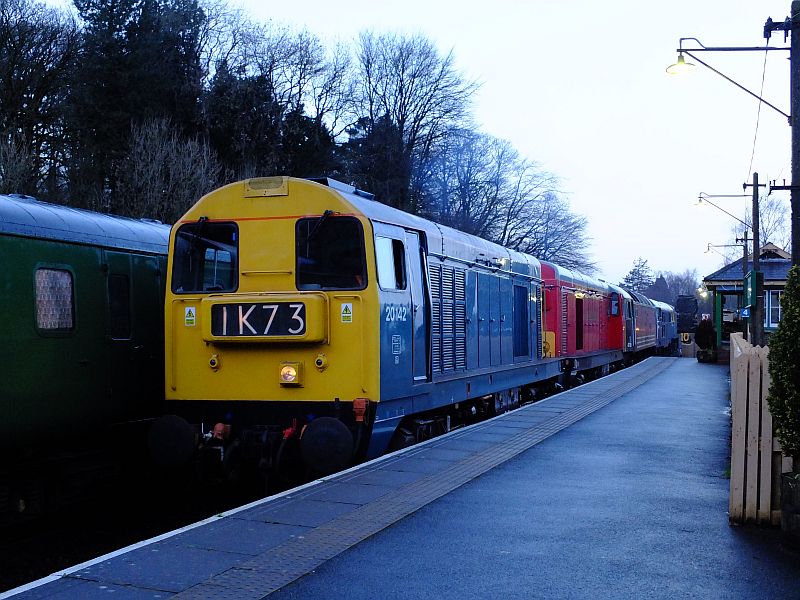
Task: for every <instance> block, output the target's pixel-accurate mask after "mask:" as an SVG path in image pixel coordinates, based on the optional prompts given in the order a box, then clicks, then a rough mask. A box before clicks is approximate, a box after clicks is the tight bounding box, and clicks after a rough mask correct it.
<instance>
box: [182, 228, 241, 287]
mask: <svg viewBox="0 0 800 600" xmlns="http://www.w3.org/2000/svg"><path fill="white" fill-rule="evenodd" d="M238 247H239V231H238V227H237V226H236V223H209V222H208V221H198V222H197V223H186V224H184V225H181V227H180V229H178V232H177V233H176V234H175V249H174V253H173V260H172V291H173V292H174V293H176V294H193V293H197V292H233V291H235V290H236V287H237V284H238V265H237V256H238Z"/></svg>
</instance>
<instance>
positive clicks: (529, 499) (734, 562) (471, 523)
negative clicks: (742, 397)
mask: <svg viewBox="0 0 800 600" xmlns="http://www.w3.org/2000/svg"><path fill="white" fill-rule="evenodd" d="M728 390H729V383H728V369H727V368H726V367H724V366H720V365H712V364H699V363H697V361H695V360H693V359H689V358H651V359H648V360H646V361H643V362H641V363H639V364H637V365H635V366H633V367H630V368H628V369H625V370H623V371H620V372H618V373H615V374H612V375H609V376H607V377H604V378H602V379H599V380H597V381H593V382H590V383H588V384H585V385H583V386H580V387H578V388H575V389H572V390H569V391H566V392H562V393H561V394H558V395H556V396H553V397H551V398H548V399H546V400H543V401H541V402H538V403H535V404H531V405H528V406H525V407H523V408H521V409H518V410H516V411H513V412H510V413H506V414H504V415H501V416H499V417H496V418H494V419H492V420H489V421H485V422H483V423H479V424H477V425H474V426H471V427H468V428H464V429H460V430H457V431H454V432H451V433H450V434H448V435H446V436H442V437H439V438H436V439H433V440H430V441H428V442H425V443H423V444H420V445H417V446H414V447H412V448H409V449H406V450H404V451H401V452H398V453H395V454H392V455H388V456H385V457H382V458H380V459H377V460H375V461H372V462H370V463H366V464H364V465H360V466H358V467H355V468H353V469H350V470H349V471H345V472H343V473H339V474H337V475H334V476H331V477H328V478H325V479H322V480H319V481H315V482H312V483H310V484H307V485H305V486H302V487H300V488H296V489H294V490H290V491H288V492H285V493H283V494H281V495H278V496H273V497H270V498H265V499H263V500H260V501H258V502H254V503H252V504H249V505H247V506H244V507H241V508H239V509H236V510H233V511H229V512H227V513H224V514H221V515H218V516H216V517H214V518H211V519H207V520H206V521H203V522H202V523H198V524H196V525H193V526H190V527H186V528H183V529H181V530H178V531H175V532H171V533H169V534H165V535H162V536H159V537H158V538H154V539H152V540H148V541H145V542H142V543H140V544H136V545H134V546H130V547H128V548H124V549H122V550H120V551H118V552H115V553H112V554H109V555H106V556H103V557H99V558H98V559H95V560H93V561H90V562H87V563H84V564H82V565H77V566H75V567H73V568H70V569H66V570H64V571H62V572H59V573H56V574H54V575H52V576H50V577H47V578H44V579H42V580H39V581H37V582H33V583H31V584H29V585H27V586H22V587H20V588H17V589H15V590H10V591H9V592H6V593H5V594H2V595H0V598H5V597H14V598H15V599H20V600H21V599H29V598H37V599H38V598H55V599H62V598H63V599H66V598H87V599H92V598H109V597H112V598H118V599H140V598H193V599H202V598H214V599H216V598H223V599H224V598H236V599H240V598H264V597H267V596H269V598H270V599H276V600H278V599H290V598H348V599H359V598H364V599H367V598H369V599H373V598H375V597H384V598H431V597H437V598H459V599H463V598H465V597H468V598H494V597H503V598H537V597H541V598H585V597H601V598H602V597H616V598H639V597H648V598H667V597H669V598H673V597H675V596H689V597H700V598H722V597H730V598H798V597H800V586H798V581H800V579H799V577H800V558H799V557H798V556H797V555H795V554H793V553H791V552H789V551H787V550H785V549H783V548H782V546H781V544H780V537H779V531H777V530H775V529H760V528H756V527H733V526H731V525H729V522H728V516H727V507H728V487H729V479H728V477H727V473H728V467H729V463H730V459H729V451H730V446H729V445H730V415H729V409H728Z"/></svg>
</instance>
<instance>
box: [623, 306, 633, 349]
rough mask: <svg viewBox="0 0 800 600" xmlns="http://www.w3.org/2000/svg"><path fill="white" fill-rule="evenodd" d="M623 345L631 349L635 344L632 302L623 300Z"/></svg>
mask: <svg viewBox="0 0 800 600" xmlns="http://www.w3.org/2000/svg"><path fill="white" fill-rule="evenodd" d="M625 346H626V348H627V349H628V350H633V349H634V347H635V346H636V323H635V321H634V318H633V302H631V301H630V300H625Z"/></svg>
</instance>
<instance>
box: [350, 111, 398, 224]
mask: <svg viewBox="0 0 800 600" xmlns="http://www.w3.org/2000/svg"><path fill="white" fill-rule="evenodd" d="M347 133H348V135H349V136H350V137H349V140H348V141H347V143H346V144H344V145H343V147H342V148H341V152H342V154H343V161H344V165H345V170H346V173H347V174H348V175H349V177H348V179H349V180H351V181H352V182H353V183H354V185H356V186H357V187H359V188H362V189H364V190H367V191H369V192H372V193H373V194H375V198H376V199H377V200H379V201H380V202H383V203H384V204H388V205H390V206H394V207H396V208H400V209H405V210H408V209H409V202H408V197H409V181H410V178H411V162H410V160H409V157H408V155H407V154H406V152H405V151H404V147H403V138H402V133H401V131H400V129H399V128H398V127H397V126H396V125H395V124H394V123H393V122H392V120H391V119H390V118H389V115H383V116H382V117H380V118H378V119H376V120H374V121H373V120H370V119H368V118H366V117H365V118H362V119H359V121H358V122H357V123H356V124H355V125H353V127H351V128H350V129H349V130H348V132H347Z"/></svg>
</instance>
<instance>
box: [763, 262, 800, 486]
mask: <svg viewBox="0 0 800 600" xmlns="http://www.w3.org/2000/svg"><path fill="white" fill-rule="evenodd" d="M781 311H782V316H781V322H780V324H779V325H778V329H777V330H776V331H775V333H773V334H772V335H771V336H770V340H769V374H770V377H771V380H772V381H771V383H770V386H769V396H768V397H767V401H768V402H769V410H770V412H771V413H772V417H773V419H774V425H775V433H776V435H777V437H778V440H779V441H780V443H781V446H782V448H783V453H784V454H786V455H787V456H791V457H793V458H794V468H795V471H797V470H798V469H800V344H798V340H800V267H798V266H797V265H795V266H793V267H792V268H791V269H790V270H789V278H788V279H787V281H786V288H785V289H784V291H783V296H782V297H781Z"/></svg>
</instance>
